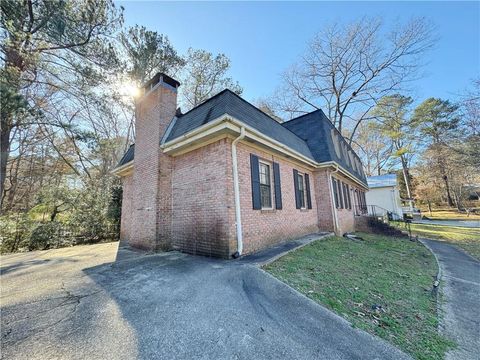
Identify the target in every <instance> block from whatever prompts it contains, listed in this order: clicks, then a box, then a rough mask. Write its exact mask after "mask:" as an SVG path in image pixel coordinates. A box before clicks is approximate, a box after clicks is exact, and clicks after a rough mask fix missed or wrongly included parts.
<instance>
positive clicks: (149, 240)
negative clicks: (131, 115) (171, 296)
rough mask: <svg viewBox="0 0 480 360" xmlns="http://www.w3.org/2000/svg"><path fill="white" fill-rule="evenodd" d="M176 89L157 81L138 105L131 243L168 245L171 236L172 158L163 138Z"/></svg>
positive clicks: (172, 108) (171, 112)
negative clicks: (165, 151)
mask: <svg viewBox="0 0 480 360" xmlns="http://www.w3.org/2000/svg"><path fill="white" fill-rule="evenodd" d="M176 97H177V94H176V91H175V90H174V89H173V88H171V87H169V86H168V85H165V84H158V86H157V88H154V89H153V90H152V91H151V92H150V93H148V94H146V95H145V96H144V97H143V98H142V99H140V100H139V101H138V103H137V106H136V111H137V113H136V115H137V117H136V124H135V134H136V139H135V160H134V172H133V211H132V223H131V232H130V239H129V243H130V245H132V246H135V247H140V248H146V249H151V250H154V249H158V248H165V249H166V248H168V247H169V242H170V240H171V159H170V158H169V157H168V156H167V155H164V154H161V152H160V139H161V137H162V136H163V134H164V132H165V130H166V128H167V127H168V125H169V124H170V121H171V120H172V118H173V116H174V114H175V110H176V105H177V103H176Z"/></svg>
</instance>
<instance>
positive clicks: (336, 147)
mask: <svg viewBox="0 0 480 360" xmlns="http://www.w3.org/2000/svg"><path fill="white" fill-rule="evenodd" d="M282 125H283V126H284V127H285V128H287V129H289V130H291V131H292V132H294V133H295V134H297V135H298V136H299V137H300V138H301V139H303V140H304V141H305V142H306V143H307V145H308V147H309V148H310V151H311V152H312V154H313V156H314V159H315V160H316V161H317V162H319V163H321V162H327V161H335V162H337V163H338V164H339V165H340V166H342V167H343V168H345V169H346V170H348V171H349V172H350V173H352V174H353V175H355V176H356V177H357V178H358V179H360V180H362V181H363V182H364V183H365V184H366V183H367V179H366V177H365V174H364V173H363V169H362V165H361V161H360V158H359V157H358V156H357V154H356V153H355V151H353V149H352V148H351V147H350V145H348V143H347V142H346V141H345V139H344V138H343V136H341V135H340V133H339V132H338V130H337V129H336V128H335V127H334V126H333V124H332V122H331V121H330V120H329V119H328V118H327V116H326V115H325V114H324V113H323V111H322V110H316V111H314V112H311V113H309V114H306V115H303V116H299V117H297V118H295V119H292V120H290V121H286V122H284V123H282ZM349 153H350V155H349ZM354 162H357V163H355V164H354Z"/></svg>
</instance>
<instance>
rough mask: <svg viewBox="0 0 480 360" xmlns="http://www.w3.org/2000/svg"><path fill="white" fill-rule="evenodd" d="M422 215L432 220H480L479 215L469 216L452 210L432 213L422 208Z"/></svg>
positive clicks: (440, 210) (443, 209)
mask: <svg viewBox="0 0 480 360" xmlns="http://www.w3.org/2000/svg"><path fill="white" fill-rule="evenodd" d="M422 215H423V216H426V217H428V218H429V219H432V220H480V215H479V214H470V215H468V216H467V214H466V213H464V212H459V211H458V210H456V209H452V208H441V209H433V210H432V212H431V213H430V212H429V211H428V209H425V208H422Z"/></svg>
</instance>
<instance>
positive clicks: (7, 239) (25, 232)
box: [0, 213, 34, 254]
mask: <svg viewBox="0 0 480 360" xmlns="http://www.w3.org/2000/svg"><path fill="white" fill-rule="evenodd" d="M33 224H34V222H33V221H32V220H31V219H30V217H29V216H28V215H27V214H25V213H17V214H9V215H5V216H2V217H0V252H1V253H2V254H3V253H9V252H16V251H20V250H23V249H25V248H27V247H28V246H27V245H28V241H29V239H30V235H31V232H32V228H33Z"/></svg>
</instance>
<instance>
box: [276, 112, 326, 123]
mask: <svg viewBox="0 0 480 360" xmlns="http://www.w3.org/2000/svg"><path fill="white" fill-rule="evenodd" d="M318 111H321V112H322V113H323V110H322V109H317V110H313V111H310V112H309V113H306V114H303V115H300V116H297V117H296V118H293V119H290V120H287V121H284V122H283V123H282V124H286V123H289V122H291V121H295V120H299V119H301V118H302V117H305V116H307V115H311V114H314V113H316V112H318ZM325 116H326V115H325ZM327 119H328V118H327ZM329 121H330V119H329ZM330 122H331V121H330Z"/></svg>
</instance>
